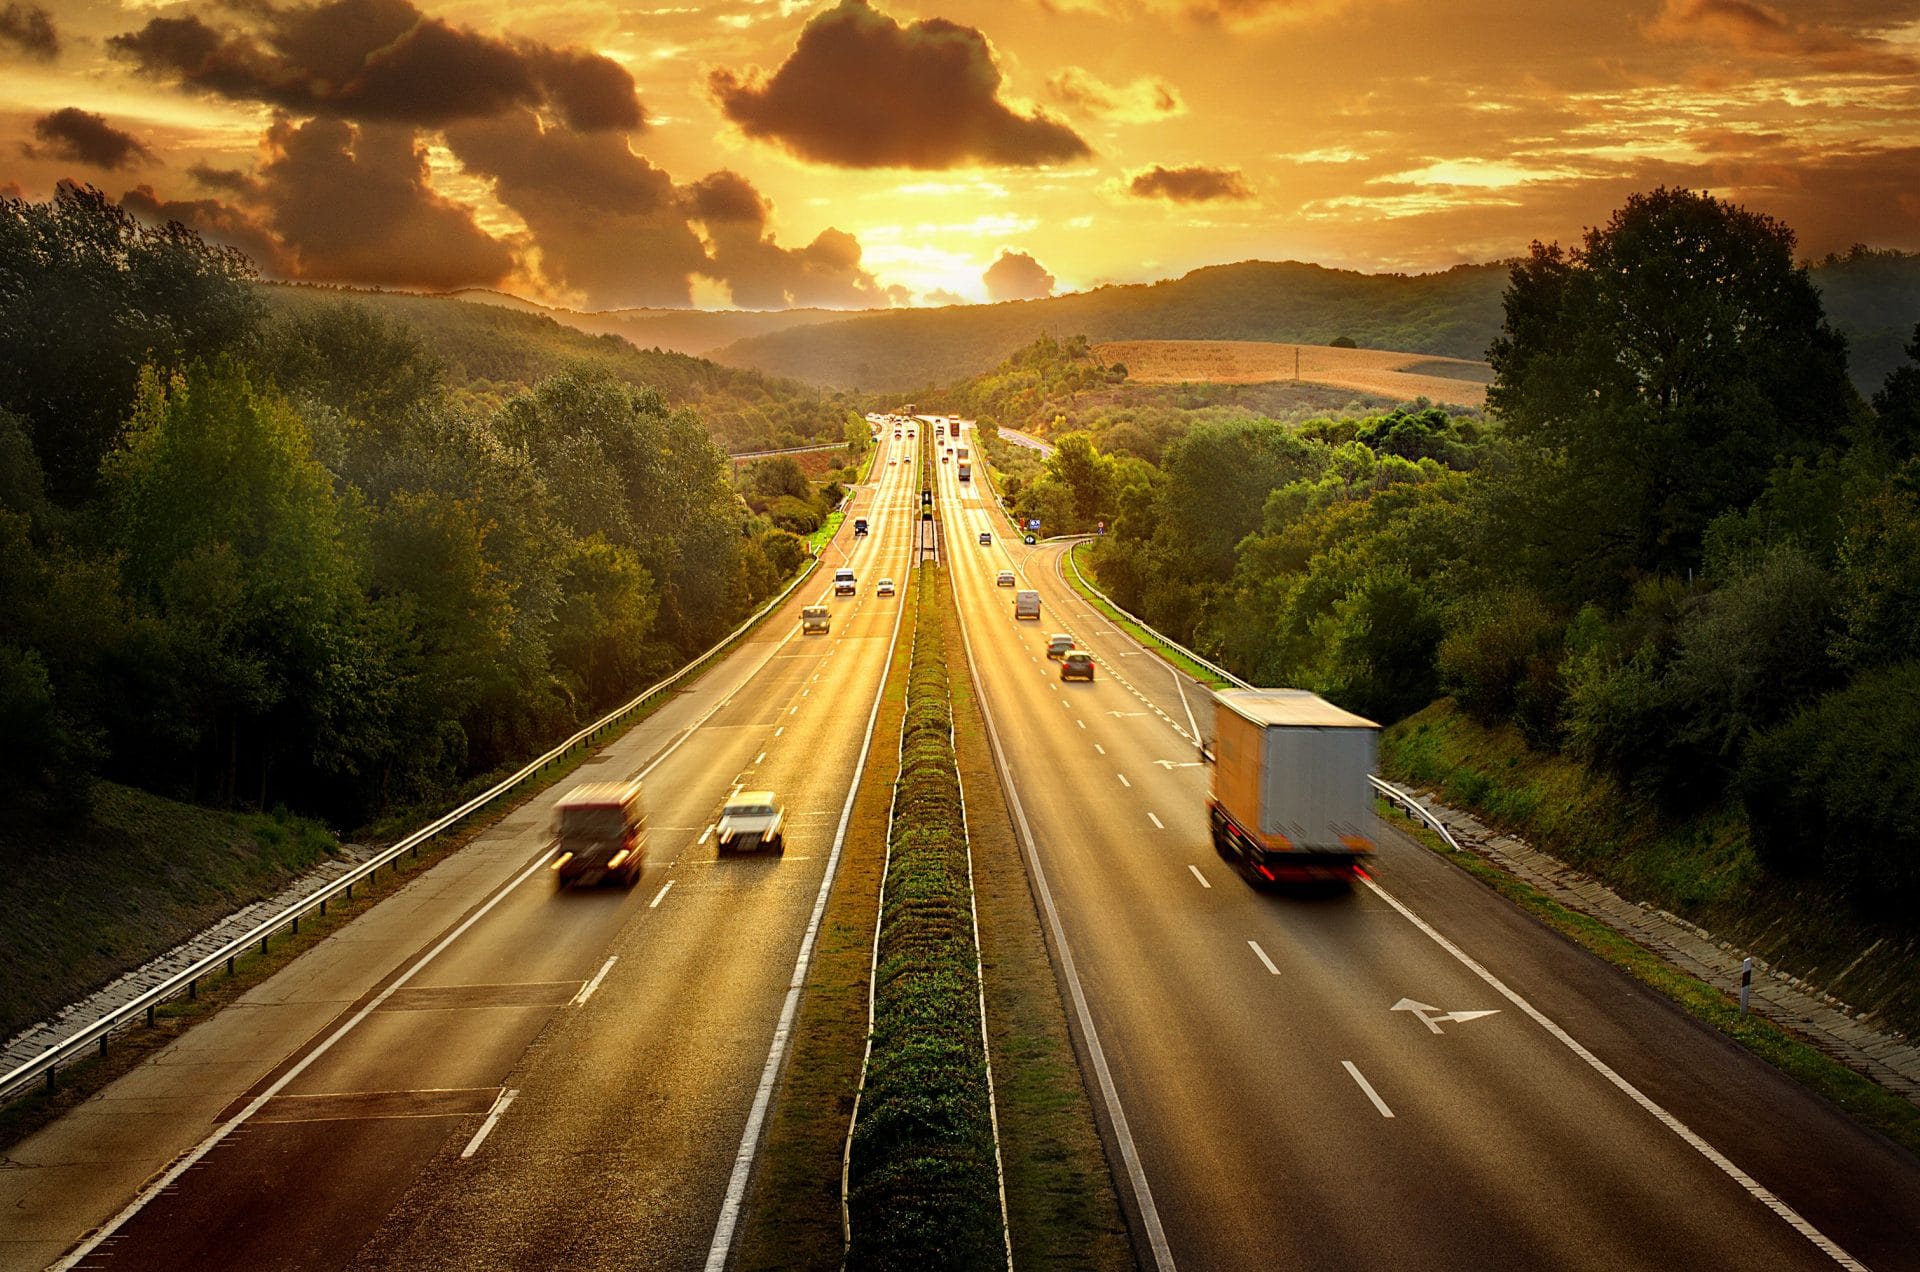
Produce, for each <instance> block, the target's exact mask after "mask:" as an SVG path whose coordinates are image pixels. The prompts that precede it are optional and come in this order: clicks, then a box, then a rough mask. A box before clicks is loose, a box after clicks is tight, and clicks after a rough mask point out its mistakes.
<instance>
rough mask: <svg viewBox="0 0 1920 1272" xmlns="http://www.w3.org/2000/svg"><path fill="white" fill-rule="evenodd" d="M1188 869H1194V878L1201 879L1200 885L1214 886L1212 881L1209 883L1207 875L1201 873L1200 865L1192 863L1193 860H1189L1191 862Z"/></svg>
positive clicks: (1205, 886)
mask: <svg viewBox="0 0 1920 1272" xmlns="http://www.w3.org/2000/svg"><path fill="white" fill-rule="evenodd" d="M1187 869H1189V870H1191V871H1193V877H1194V878H1196V879H1198V880H1199V881H1200V886H1201V887H1203V888H1211V887H1212V886H1213V885H1212V884H1210V883H1208V882H1207V876H1205V875H1203V874H1201V873H1200V867H1198V866H1196V865H1194V864H1193V863H1191V862H1189V863H1187Z"/></svg>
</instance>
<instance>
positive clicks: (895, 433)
mask: <svg viewBox="0 0 1920 1272" xmlns="http://www.w3.org/2000/svg"><path fill="white" fill-rule="evenodd" d="M893 435H894V436H895V437H898V436H900V430H899V429H897V428H896V429H894V430H893Z"/></svg>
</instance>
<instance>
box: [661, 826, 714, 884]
mask: <svg viewBox="0 0 1920 1272" xmlns="http://www.w3.org/2000/svg"><path fill="white" fill-rule="evenodd" d="M713 829H714V828H713V826H712V825H709V826H708V827H707V828H706V829H705V830H703V831H701V832H700V838H699V839H697V840H695V841H694V842H695V843H700V844H704V843H706V842H707V840H708V839H710V838H712V836H713ZM672 886H673V885H672V884H671V883H669V884H668V885H667V887H668V888H670V887H672ZM666 890H667V889H666V888H662V889H660V891H662V892H665V891H666Z"/></svg>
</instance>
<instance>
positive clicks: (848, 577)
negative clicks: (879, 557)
mask: <svg viewBox="0 0 1920 1272" xmlns="http://www.w3.org/2000/svg"><path fill="white" fill-rule="evenodd" d="M859 590H860V585H859V584H858V583H857V582H855V581H854V577H853V571H852V570H847V569H839V570H835V571H834V572H833V594H834V595H835V596H852V595H853V594H854V593H855V592H857V591H859Z"/></svg>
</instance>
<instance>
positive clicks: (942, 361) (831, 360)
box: [714, 261, 1507, 392]
mask: <svg viewBox="0 0 1920 1272" xmlns="http://www.w3.org/2000/svg"><path fill="white" fill-rule="evenodd" d="M1506 282H1507V271H1506V267H1505V266H1504V265H1463V266H1459V267H1457V268H1455V269H1450V270H1447V271H1446V272H1445V273H1440V274H1419V275H1404V274H1358V273H1354V272H1352V271H1350V270H1334V269H1326V268H1323V267H1322V266H1319V265H1306V264H1302V263H1300V262H1298V261H1287V262H1279V263H1276V262H1272V261H1244V262H1242V263H1240V264H1238V265H1216V266H1210V267H1208V268H1206V269H1197V270H1194V271H1193V272H1192V273H1190V274H1188V275H1186V276H1185V277H1184V278H1178V279H1174V280H1171V281H1167V282H1159V283H1152V284H1137V285H1128V286H1114V287H1102V288H1099V289H1097V290H1095V291H1091V292H1084V293H1079V294H1076V295H1072V296H1056V297H1053V298H1052V299H1049V300H1032V301H1009V302H1007V303H1005V304H999V305H972V306H957V307H954V308H951V309H927V310H889V311H887V312H885V313H875V314H863V315H860V316H859V317H855V318H847V319H842V320H841V321H839V322H833V323H824V324H819V325H815V326H808V327H801V328H795V329H790V330H787V331H782V332H777V333H774V334H770V335H763V336H756V337H753V338H751V339H747V340H741V341H738V342H736V343H734V344H731V345H728V346H726V347H725V348H724V349H720V350H718V351H716V352H715V354H714V356H715V357H716V358H718V359H719V360H720V361H722V362H728V363H732V364H733V365H736V366H743V367H752V368H754V369H756V370H760V371H766V372H769V373H771V374H776V375H790V376H794V377H795V378H798V379H805V380H809V381H811V382H813V383H816V384H824V385H831V386H833V387H836V388H857V389H864V390H880V391H888V392H893V391H906V390H911V389H915V388H919V387H921V386H924V385H930V384H944V383H948V382H951V381H953V380H956V379H960V378H963V377H965V376H969V375H975V374H979V373H980V372H983V371H985V370H987V369H989V368H991V367H993V366H995V365H996V364H997V363H999V362H1000V361H1001V360H1002V359H1004V358H1006V357H1007V356H1008V355H1010V354H1011V353H1013V351H1014V350H1016V349H1019V348H1021V347H1022V346H1024V345H1026V344H1028V343H1029V342H1031V341H1032V340H1033V339H1034V338H1035V337H1036V336H1038V335H1042V334H1049V335H1054V336H1058V337H1066V336H1072V335H1084V336H1086V337H1087V339H1088V340H1090V341H1093V342H1095V343H1101V342H1105V341H1112V340H1267V341H1288V342H1300V343H1305V344H1319V345H1324V344H1330V343H1331V342H1332V341H1334V340H1335V339H1337V338H1338V337H1341V336H1346V337H1348V338H1350V339H1352V340H1353V341H1354V342H1356V343H1357V344H1359V345H1361V346H1362V347H1364V348H1370V349H1397V350H1404V351H1407V352H1411V353H1429V354H1438V355H1441V356H1444V357H1454V358H1468V359H1478V358H1481V357H1484V356H1485V354H1486V348H1487V344H1488V342H1489V341H1490V340H1492V338H1493V335H1494V333H1495V332H1496V331H1498V330H1499V326H1500V293H1501V290H1502V289H1503V288H1504V287H1505V286H1506Z"/></svg>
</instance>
